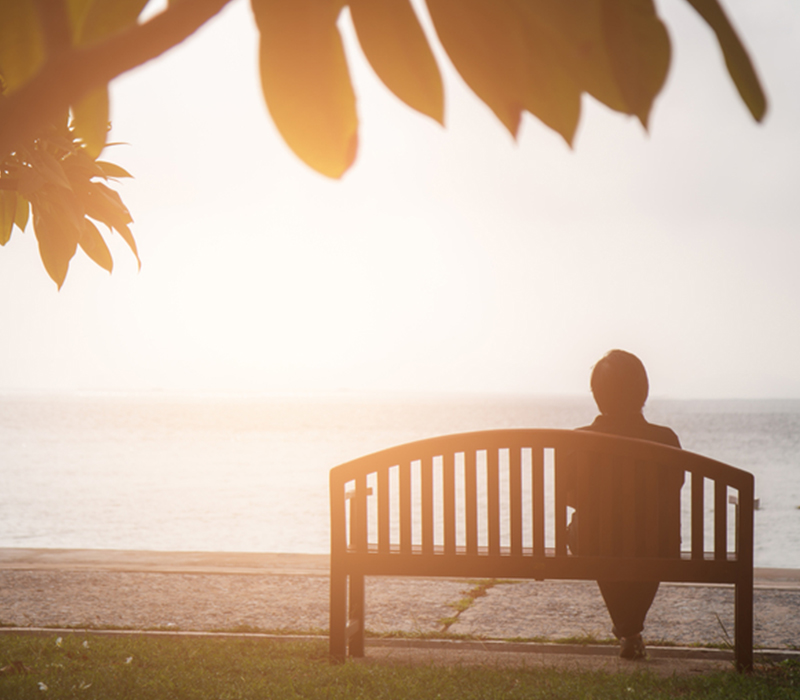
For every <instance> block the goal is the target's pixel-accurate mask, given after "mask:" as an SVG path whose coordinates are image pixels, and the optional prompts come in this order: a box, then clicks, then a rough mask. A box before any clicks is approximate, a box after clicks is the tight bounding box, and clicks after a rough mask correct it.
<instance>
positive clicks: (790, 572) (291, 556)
mask: <svg viewBox="0 0 800 700" xmlns="http://www.w3.org/2000/svg"><path fill="white" fill-rule="evenodd" d="M0 570H9V571H48V570H56V571H58V570H63V571H82V570H89V571H118V572H138V573H148V572H150V573H176V574H177V573H181V574H188V573H197V574H237V575H270V576H275V575H286V576H327V575H328V573H329V571H330V556H329V555H327V554H303V553H296V552H199V551H195V552H168V551H158V550H133V549H46V548H23V547H0ZM452 578H453V579H457V578H458V577H456V576H453V577H452ZM753 578H754V586H755V587H756V588H800V569H780V568H774V567H772V568H758V567H756V568H754V569H753ZM445 580H447V579H445ZM664 585H673V586H693V587H697V586H719V587H727V584H696V583H691V584H688V583H671V582H665V583H664Z"/></svg>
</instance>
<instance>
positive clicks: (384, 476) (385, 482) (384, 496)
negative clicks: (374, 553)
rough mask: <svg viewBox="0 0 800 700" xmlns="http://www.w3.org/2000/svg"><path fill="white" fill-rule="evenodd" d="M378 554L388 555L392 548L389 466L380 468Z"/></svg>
mask: <svg viewBox="0 0 800 700" xmlns="http://www.w3.org/2000/svg"><path fill="white" fill-rule="evenodd" d="M377 471H378V552H380V553H381V554H388V553H389V549H390V548H391V530H390V525H389V503H390V500H389V465H388V464H382V465H381V466H380V467H379V468H378V470H377Z"/></svg>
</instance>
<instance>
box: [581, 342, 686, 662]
mask: <svg viewBox="0 0 800 700" xmlns="http://www.w3.org/2000/svg"><path fill="white" fill-rule="evenodd" d="M591 387H592V394H593V395H594V400H595V402H596V403H597V407H598V408H599V409H600V415H599V416H597V418H595V419H594V422H593V423H592V424H591V425H587V426H584V427H582V428H578V430H589V431H592V432H597V433H609V434H611V435H620V436H622V437H630V438H637V439H640V440H650V441H652V442H660V443H663V444H665V445H671V446H673V447H680V446H681V445H680V442H679V440H678V436H677V435H676V434H675V433H674V432H673V431H672V430H670V429H669V428H667V427H664V426H660V425H653V424H652V423H648V422H647V421H646V420H645V418H644V416H643V415H642V409H643V408H644V404H645V401H646V400H647V394H648V389H649V387H648V381H647V372H646V371H645V368H644V365H643V364H642V363H641V361H640V360H639V358H638V357H636V356H635V355H632V354H631V353H629V352H625V351H624V350H612V351H611V352H609V353H608V354H607V355H606V356H605V357H603V358H602V359H601V360H600V361H599V362H598V363H597V364H596V365H595V366H594V369H593V370H592V379H591ZM681 486H682V480H680V481H679V482H678V481H676V478H675V477H674V476H672V475H670V474H668V473H665V474H663V475H659V498H660V499H661V500H662V501H663V503H664V506H663V507H664V511H665V513H667V514H668V516H669V519H670V530H669V531H670V540H669V550H670V554H671V555H672V556H680V489H681ZM569 500H570V499H569V497H568V501H569ZM570 505H571V506H574V502H572V503H570ZM579 516H580V513H576V515H575V516H574V518H573V522H572V523H570V528H571V529H572V528H574V527H576V524H577V522H578V519H579ZM571 534H572V535H574V534H575V533H574V532H573V533H571ZM570 539H571V540H572V541H574V538H572V537H570ZM573 546H574V545H572V544H571V547H570V548H571V549H572V548H573ZM573 553H578V554H580V552H573ZM597 584H598V586H599V587H600V592H601V593H602V595H603V600H605V603H606V607H607V608H608V612H609V614H610V615H611V620H612V622H613V623H614V627H613V632H614V635H615V636H616V637H617V638H618V639H619V640H620V645H621V647H620V656H621V657H623V658H626V659H643V658H645V656H646V653H645V648H644V643H643V642H642V630H643V629H644V620H645V617H646V616H647V611H648V610H649V609H650V605H651V604H652V602H653V599H654V598H655V595H656V592H657V591H658V581H652V582H651V581H644V582H629V581H598V582H597Z"/></svg>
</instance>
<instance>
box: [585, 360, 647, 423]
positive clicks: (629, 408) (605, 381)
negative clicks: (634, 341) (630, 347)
mask: <svg viewBox="0 0 800 700" xmlns="http://www.w3.org/2000/svg"><path fill="white" fill-rule="evenodd" d="M591 386H592V394H593V395H594V400H595V402H596V403H597V408H599V409H600V413H603V414H605V415H610V416H619V415H629V414H631V413H641V411H642V408H644V402H645V401H647V392H648V390H649V385H648V382H647V372H646V371H645V369H644V365H643V364H642V361H641V360H640V359H639V358H638V357H636V355H633V354H631V353H629V352H625V351H624V350H612V351H611V352H609V353H607V354H606V355H605V357H603V358H602V359H601V360H600V361H599V362H598V363H597V364H596V365H595V366H594V369H593V370H592V380H591Z"/></svg>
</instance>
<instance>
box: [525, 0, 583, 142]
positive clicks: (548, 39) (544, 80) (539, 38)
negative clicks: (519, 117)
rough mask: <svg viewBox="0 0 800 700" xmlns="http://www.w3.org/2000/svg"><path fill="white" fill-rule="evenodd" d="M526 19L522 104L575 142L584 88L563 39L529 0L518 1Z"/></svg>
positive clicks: (543, 121)
mask: <svg viewBox="0 0 800 700" xmlns="http://www.w3.org/2000/svg"><path fill="white" fill-rule="evenodd" d="M516 5H517V7H518V8H519V9H520V11H521V17H522V18H523V25H522V28H523V34H524V40H525V49H526V54H527V69H528V70H527V72H528V75H527V85H526V89H525V92H524V102H523V105H524V107H525V109H526V110H528V111H529V112H530V113H531V114H533V115H534V116H536V117H537V118H538V119H540V120H541V121H542V123H544V124H546V125H547V126H549V127H550V128H551V129H554V130H555V131H557V132H558V133H559V134H561V136H563V137H564V140H565V141H566V142H567V143H568V144H570V145H572V141H573V138H574V137H575V130H576V129H577V127H578V121H579V119H580V114H581V89H580V86H579V85H578V83H577V82H576V81H575V80H574V78H573V76H572V74H571V73H570V72H569V71H568V70H567V69H566V68H565V65H564V64H565V60H564V56H565V53H566V52H567V48H566V46H564V41H563V39H562V38H561V37H559V35H558V34H557V33H556V32H554V31H553V29H552V27H550V26H549V25H548V24H547V23H546V22H542V21H541V19H540V18H539V17H538V15H537V14H536V13H535V12H532V11H531V4H530V3H529V2H527V0H516Z"/></svg>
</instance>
